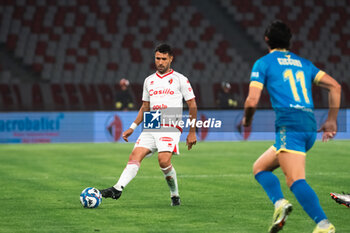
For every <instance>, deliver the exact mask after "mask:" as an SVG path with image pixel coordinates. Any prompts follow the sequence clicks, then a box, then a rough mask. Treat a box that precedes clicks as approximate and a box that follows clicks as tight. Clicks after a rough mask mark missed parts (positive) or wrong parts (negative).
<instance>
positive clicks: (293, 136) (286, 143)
mask: <svg viewBox="0 0 350 233" xmlns="http://www.w3.org/2000/svg"><path fill="white" fill-rule="evenodd" d="M316 134H317V133H316V131H308V132H301V131H300V130H298V131H297V130H294V129H293V128H292V127H288V126H284V127H278V128H277V130H276V142H275V144H274V147H275V148H276V152H277V153H279V152H281V151H286V152H291V153H295V154H302V155H306V152H307V151H308V150H309V149H311V147H312V146H313V145H314V143H315V140H316V136H317V135H316Z"/></svg>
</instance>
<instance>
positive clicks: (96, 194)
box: [80, 187, 102, 208]
mask: <svg viewBox="0 0 350 233" xmlns="http://www.w3.org/2000/svg"><path fill="white" fill-rule="evenodd" d="M101 202H102V195H101V193H100V191H99V190H98V189H96V188H92V187H89V188H86V189H84V190H83V191H82V192H81V194H80V203H81V204H82V205H83V206H84V207H85V208H97V207H98V206H99V205H100V204H101Z"/></svg>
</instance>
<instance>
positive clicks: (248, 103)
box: [242, 82, 262, 127]
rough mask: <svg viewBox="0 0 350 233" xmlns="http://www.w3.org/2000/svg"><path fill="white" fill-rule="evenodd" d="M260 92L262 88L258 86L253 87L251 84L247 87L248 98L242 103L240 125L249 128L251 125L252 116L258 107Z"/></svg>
mask: <svg viewBox="0 0 350 233" xmlns="http://www.w3.org/2000/svg"><path fill="white" fill-rule="evenodd" d="M261 86H262V85H261ZM261 92H262V87H260V85H259V86H256V85H254V83H253V82H251V84H250V86H249V93H248V97H247V99H246V100H245V102H244V117H243V120H242V124H243V126H245V127H249V126H251V124H252V121H253V116H254V113H255V110H256V108H257V106H258V103H259V100H260V96H261Z"/></svg>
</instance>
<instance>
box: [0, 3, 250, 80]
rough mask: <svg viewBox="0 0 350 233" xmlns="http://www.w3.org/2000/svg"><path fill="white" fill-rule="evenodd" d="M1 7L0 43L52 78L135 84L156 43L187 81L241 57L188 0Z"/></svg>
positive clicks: (225, 73)
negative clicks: (171, 54)
mask: <svg viewBox="0 0 350 233" xmlns="http://www.w3.org/2000/svg"><path fill="white" fill-rule="evenodd" d="M0 11H1V13H2V27H1V36H0V43H5V44H6V47H7V48H8V49H9V50H11V51H13V52H14V54H15V56H16V57H18V58H21V59H23V63H24V64H25V65H28V66H31V67H32V69H33V71H35V72H37V73H38V74H40V76H41V78H42V79H43V80H46V81H49V82H53V83H55V82H70V83H81V82H85V83H114V82H116V81H118V80H119V79H120V78H123V77H127V78H128V79H129V80H130V81H132V82H139V83H140V82H142V81H143V79H144V78H145V76H147V75H148V74H150V73H152V72H153V59H152V56H153V53H152V51H153V49H154V47H155V45H156V44H157V43H158V42H161V41H167V42H169V43H171V44H172V45H173V46H174V47H175V51H176V61H175V63H174V67H175V69H178V70H179V71H180V72H182V73H184V74H186V75H188V76H191V80H192V82H198V81H201V79H202V78H203V76H204V74H205V76H207V77H206V78H205V79H206V80H209V81H210V82H211V81H212V79H213V77H215V79H216V81H221V79H227V78H230V76H231V75H232V74H231V72H230V69H228V68H229V67H232V66H235V64H236V63H237V64H238V63H239V64H242V63H244V62H243V61H242V59H241V58H240V56H239V55H238V54H237V53H235V50H234V49H233V48H232V47H230V46H229V44H228V42H227V41H226V40H225V39H224V37H223V36H222V35H221V34H220V33H218V32H216V30H215V28H214V26H213V25H211V24H210V23H209V21H208V20H206V19H205V18H204V17H203V15H202V14H201V13H200V12H198V11H197V10H196V9H195V8H194V7H193V6H191V5H190V1H189V0H180V1H170V0H162V1H159V0H148V1H137V0H129V1H127V0H122V1H112V0H101V1H92V0H69V1H44V0H28V1H25V0H16V1H6V0H2V1H1V8H0ZM240 68H243V69H246V71H248V66H247V65H245V64H243V65H241V67H240ZM217 71H219V72H217ZM237 78H243V76H242V77H237ZM218 79H219V80H218Z"/></svg>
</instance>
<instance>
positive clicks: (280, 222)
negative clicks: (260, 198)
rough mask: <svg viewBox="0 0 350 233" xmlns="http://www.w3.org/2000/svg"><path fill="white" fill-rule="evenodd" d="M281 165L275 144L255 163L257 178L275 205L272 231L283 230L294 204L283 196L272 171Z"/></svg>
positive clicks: (254, 170) (254, 168)
mask: <svg viewBox="0 0 350 233" xmlns="http://www.w3.org/2000/svg"><path fill="white" fill-rule="evenodd" d="M279 166H280V165H279V161H278V157H277V154H276V150H275V148H274V147H273V146H271V147H270V148H269V149H267V150H266V151H265V152H264V153H263V154H262V155H261V156H260V157H259V158H258V159H257V160H256V161H255V163H254V165H253V173H254V175H255V178H256V180H257V181H258V182H259V183H260V184H261V186H262V187H263V188H264V190H265V192H266V193H267V195H268V196H269V198H270V200H271V201H272V203H273V204H274V206H275V211H274V214H273V218H272V225H271V226H270V228H269V232H271V233H274V232H278V231H280V230H282V228H283V226H284V224H285V221H286V220H287V218H288V215H289V214H290V212H291V211H292V205H291V204H290V203H289V202H288V201H287V200H285V199H284V197H283V193H282V190H281V185H280V182H279V180H278V178H277V177H276V176H275V175H274V174H273V173H272V171H273V170H275V169H276V168H278V167H279Z"/></svg>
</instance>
